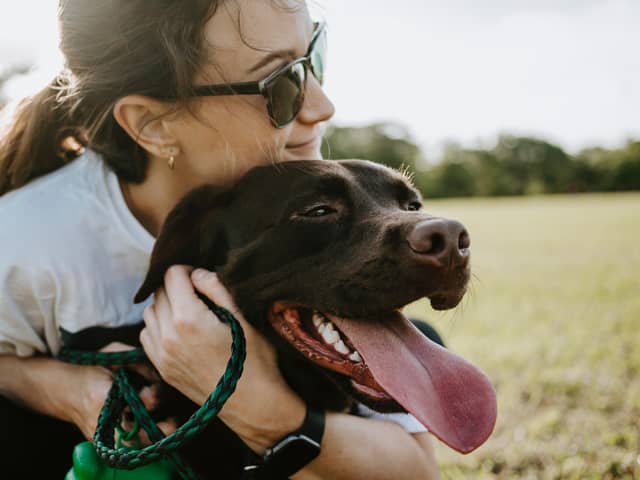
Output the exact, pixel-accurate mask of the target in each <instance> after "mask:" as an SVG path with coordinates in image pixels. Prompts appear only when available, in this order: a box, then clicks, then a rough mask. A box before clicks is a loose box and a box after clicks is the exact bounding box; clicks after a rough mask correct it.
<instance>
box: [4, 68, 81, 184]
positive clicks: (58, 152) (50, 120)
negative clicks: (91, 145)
mask: <svg viewBox="0 0 640 480" xmlns="http://www.w3.org/2000/svg"><path fill="white" fill-rule="evenodd" d="M65 84H66V81H65V77H64V74H61V75H59V76H57V77H56V78H55V79H54V80H53V82H51V83H50V84H49V85H48V86H47V87H46V88H45V89H44V90H42V91H41V92H39V93H37V94H36V95H34V96H32V97H28V98H26V99H24V100H22V101H21V102H20V104H19V105H18V107H17V109H16V111H15V113H14V115H13V118H11V119H10V123H9V124H8V126H7V129H6V130H5V131H3V132H2V133H0V196H2V195H4V194H5V193H7V192H9V191H11V190H14V189H16V188H19V187H21V186H23V185H25V184H26V183H28V182H30V181H31V180H33V179H34V178H37V177H39V176H41V175H44V174H46V173H49V172H52V171H53V170H56V169H58V168H60V167H62V166H63V165H65V164H66V163H68V162H69V161H70V160H72V159H73V158H75V157H76V156H77V155H78V154H79V151H80V150H81V148H82V146H85V145H86V140H85V139H84V135H83V134H82V132H81V129H80V128H79V127H78V126H74V122H73V121H72V118H71V117H72V115H71V108H69V107H68V103H69V101H68V100H67V101H65V100H64V96H63V95H62V94H63V90H64V88H65ZM76 125H77V124H76Z"/></svg>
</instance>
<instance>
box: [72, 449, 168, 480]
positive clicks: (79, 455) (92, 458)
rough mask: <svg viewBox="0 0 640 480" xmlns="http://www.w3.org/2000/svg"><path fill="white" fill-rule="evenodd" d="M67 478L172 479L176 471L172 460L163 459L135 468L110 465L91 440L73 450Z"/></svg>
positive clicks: (81, 479)
mask: <svg viewBox="0 0 640 480" xmlns="http://www.w3.org/2000/svg"><path fill="white" fill-rule="evenodd" d="M64 478H65V480H172V479H173V478H176V471H175V468H174V466H173V464H172V463H171V462H169V461H168V460H161V461H159V462H155V463H151V464H149V465H145V466H143V467H140V468H137V469H135V470H118V469H115V468H111V467H109V466H108V465H107V464H105V463H104V462H103V461H102V459H101V458H100V457H98V455H97V454H96V451H95V448H94V447H93V444H92V443H91V442H82V443H79V444H78V445H76V447H75V448H74V450H73V467H72V468H71V470H69V473H67V476H66V477H64Z"/></svg>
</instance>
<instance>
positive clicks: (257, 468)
mask: <svg viewBox="0 0 640 480" xmlns="http://www.w3.org/2000/svg"><path fill="white" fill-rule="evenodd" d="M324 422H325V415H324V412H322V411H319V410H314V409H312V408H310V407H307V413H306V415H305V417H304V422H302V426H301V427H300V428H299V429H297V430H295V431H293V432H291V433H289V434H288V435H286V436H285V437H283V438H281V439H280V440H278V441H277V442H276V443H275V444H274V445H273V446H272V447H270V448H268V449H267V450H266V451H265V453H264V455H263V456H262V457H260V456H259V455H256V454H253V458H248V461H247V464H246V465H245V467H244V476H243V479H244V480H250V479H251V480H254V479H255V480H284V479H287V478H289V477H290V476H291V475H293V474H294V473H296V472H297V471H298V470H300V469H302V468H303V467H304V466H305V465H307V464H309V463H310V462H311V461H312V460H313V459H314V458H316V457H317V456H318V455H320V444H321V443H322V436H323V434H324Z"/></svg>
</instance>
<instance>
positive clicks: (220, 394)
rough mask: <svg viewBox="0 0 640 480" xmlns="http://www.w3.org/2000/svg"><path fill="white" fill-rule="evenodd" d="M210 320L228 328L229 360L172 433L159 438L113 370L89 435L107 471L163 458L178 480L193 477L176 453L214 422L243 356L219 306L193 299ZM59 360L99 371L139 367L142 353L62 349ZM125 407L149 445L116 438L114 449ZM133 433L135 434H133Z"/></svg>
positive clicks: (237, 331) (238, 330) (231, 321)
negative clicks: (101, 368)
mask: <svg viewBox="0 0 640 480" xmlns="http://www.w3.org/2000/svg"><path fill="white" fill-rule="evenodd" d="M199 297H200V299H201V300H202V301H204V302H205V304H206V305H207V307H209V309H211V310H212V311H213V312H214V313H215V314H216V316H217V317H218V318H219V319H220V320H221V321H222V322H224V323H226V324H228V325H229V326H230V328H231V334H232V337H233V340H232V343H231V357H230V359H229V361H228V362H227V366H226V369H225V372H224V374H223V375H222V377H221V378H220V380H219V381H218V384H217V385H216V388H215V390H214V391H213V392H212V393H211V395H209V397H208V398H207V400H206V401H205V402H204V404H203V405H202V406H201V407H200V408H199V409H198V410H197V411H196V412H195V413H194V414H193V415H192V416H191V417H190V418H189V419H188V420H187V421H186V422H185V423H184V424H183V425H181V426H180V427H178V429H177V430H176V431H175V432H173V433H172V434H170V435H169V436H165V435H164V434H163V433H162V431H161V430H160V428H158V426H157V425H156V423H155V422H154V421H153V419H152V418H151V416H150V415H149V412H148V411H147V409H146V408H145V407H144V404H143V402H142V400H141V399H140V397H139V396H138V392H137V391H136V390H135V388H134V387H133V386H132V385H131V383H130V382H129V378H128V376H127V372H126V370H125V369H124V368H119V369H118V370H116V371H115V373H114V381H113V384H112V385H111V389H110V390H109V393H108V394H107V398H106V400H105V403H104V405H103V407H102V410H101V411H100V416H99V417H98V426H97V428H96V432H95V435H94V437H93V444H94V448H95V450H96V453H97V454H98V456H99V457H100V458H101V459H102V460H103V461H104V462H105V463H107V464H108V465H109V466H110V467H113V468H118V469H126V470H134V469H136V468H139V467H142V466H145V465H148V464H150V463H153V462H157V461H159V460H162V459H164V458H169V459H170V460H171V461H172V463H173V464H174V466H175V467H176V469H177V470H178V472H179V473H180V476H181V477H182V478H183V479H184V480H193V479H195V478H197V476H196V474H195V473H194V472H193V470H192V469H191V468H190V467H189V466H188V465H187V464H186V463H185V462H184V460H183V459H182V458H181V457H180V455H179V454H178V453H177V450H178V449H180V448H181V447H182V446H183V445H185V444H186V443H187V442H188V441H189V440H191V439H192V438H193V437H195V436H196V435H198V434H199V433H200V432H201V431H202V430H204V428H205V427H206V426H207V425H208V423H209V422H211V420H213V419H214V418H215V416H216V415H217V414H218V412H219V411H220V409H221V408H222V406H223V405H224V404H225V402H226V401H227V400H228V399H229V397H230V396H231V395H232V394H233V392H234V391H235V389H236V385H237V383H238V380H239V379H240V376H241V375H242V369H243V366H244V361H245V358H246V341H245V337H244V332H243V330H242V327H241V326H240V323H239V322H238V320H237V319H236V318H235V317H234V316H233V315H232V314H231V313H230V312H229V311H228V310H226V309H224V308H222V307H219V306H218V305H216V304H214V303H213V302H211V301H210V300H209V299H208V298H206V297H204V296H202V295H199ZM58 358H59V359H60V360H63V361H66V362H69V363H75V364H78V365H100V366H105V367H112V366H120V367H124V366H125V365H128V364H132V363H139V362H141V361H145V360H147V357H146V355H145V353H144V351H143V350H142V349H136V350H130V351H126V352H110V353H106V352H86V351H77V350H62V351H61V352H60V354H59V355H58ZM127 405H128V406H129V408H130V409H131V412H132V413H133V416H134V418H135V422H136V424H137V425H138V427H137V428H138V429H139V428H140V427H141V428H143V429H144V430H145V431H146V432H147V434H148V435H149V438H150V439H151V441H152V442H153V443H152V444H151V445H148V446H146V447H144V448H129V447H121V446H120V443H121V440H122V439H119V440H118V445H115V440H114V437H115V431H116V429H119V428H120V420H121V418H122V413H123V411H124V409H125V408H126V406H127ZM136 433H137V432H136ZM124 436H125V438H124V440H131V439H132V437H133V436H134V434H132V433H131V432H127V433H125V435H124Z"/></svg>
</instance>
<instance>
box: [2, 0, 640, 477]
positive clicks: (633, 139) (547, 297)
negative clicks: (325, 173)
mask: <svg viewBox="0 0 640 480" xmlns="http://www.w3.org/2000/svg"><path fill="white" fill-rule="evenodd" d="M56 5H57V2H54V1H49V2H44V1H42V0H22V1H21V2H12V3H10V4H7V5H6V6H4V7H3V8H2V15H0V89H1V90H0V105H1V104H3V103H6V102H8V101H10V100H12V99H19V98H22V97H23V96H24V95H28V94H29V93H31V92H34V91H36V90H38V89H39V88H42V87H43V86H44V85H45V84H46V83H47V82H48V81H49V80H50V79H51V78H53V76H54V75H55V74H56V73H57V72H58V70H59V69H60V67H61V60H60V56H59V54H58V53H57V49H56V46H57V40H56V22H55V11H56ZM312 9H313V11H314V15H316V16H318V17H323V18H325V19H327V21H328V22H329V28H330V42H331V47H330V48H331V49H330V59H329V69H328V76H327V83H326V91H327V93H328V95H329V96H330V97H331V99H332V100H333V101H334V103H335V104H336V107H337V114H336V117H335V119H334V122H333V123H332V126H331V128H330V129H329V132H328V135H327V139H326V141H325V145H324V151H325V155H326V156H327V157H329V158H349V157H358V158H367V159H370V160H375V161H378V162H381V163H385V164H388V165H391V166H394V167H397V168H408V169H410V170H411V171H413V172H414V181H415V183H416V185H417V186H418V187H419V188H420V189H421V190H422V192H423V194H424V195H425V197H426V200H425V209H426V210H427V211H429V212H433V213H435V214H441V215H447V216H452V217H455V218H458V219H460V220H462V221H463V222H464V223H465V224H466V225H467V227H468V229H469V230H470V232H471V237H472V244H473V255H474V263H473V265H474V273H475V274H474V280H473V283H472V287H471V290H470V292H469V294H468V295H467V296H466V298H465V300H464V301H463V304H462V305H461V306H459V307H458V308H457V309H455V310H453V311H451V312H446V313H435V312H433V311H432V310H430V309H429V307H428V306H427V305H426V304H420V303H419V304H416V305H413V306H411V307H410V309H411V313H412V314H414V315H416V316H419V317H421V318H424V319H425V320H428V321H429V322H431V323H432V324H433V325H434V326H435V327H436V328H437V329H438V330H439V331H440V332H441V333H442V334H443V336H444V338H445V341H446V342H447V344H448V346H449V347H450V348H452V349H454V350H456V351H457V352H459V353H461V354H462V355H463V356H465V357H467V358H469V359H470V360H471V361H472V362H474V363H475V364H477V365H479V366H480V367H481V368H482V369H484V370H485V371H486V372H487V373H488V375H489V376H490V377H491V379H492V380H493V381H494V384H495V386H496V390H497V392H498V399H499V418H498V424H497V427H496V431H495V433H494V435H493V436H492V438H491V439H490V440H489V441H488V442H487V443H486V444H485V445H484V446H482V447H481V448H480V449H478V450H477V451H476V452H474V453H472V454H470V455H468V456H461V455H458V454H456V453H454V452H451V451H449V450H448V449H446V448H444V447H440V446H438V457H439V461H440V464H441V468H442V472H443V478H452V479H457V478H505V479H507V478H525V479H582V478H588V479H600V478H603V479H614V478H616V479H617V478H624V479H636V478H640V378H639V376H640V248H638V239H639V238H640V193H639V192H640V113H639V112H640V88H639V85H640V55H638V46H639V45H640V28H638V25H639V24H640V2H638V1H637V0H484V1H482V2H477V1H473V0H446V1H445V0H396V1H395V2H393V3H391V2H383V1H382V0H348V1H345V0H314V3H313V5H312ZM25 73H27V75H24V74H25ZM5 110H8V109H5Z"/></svg>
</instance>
